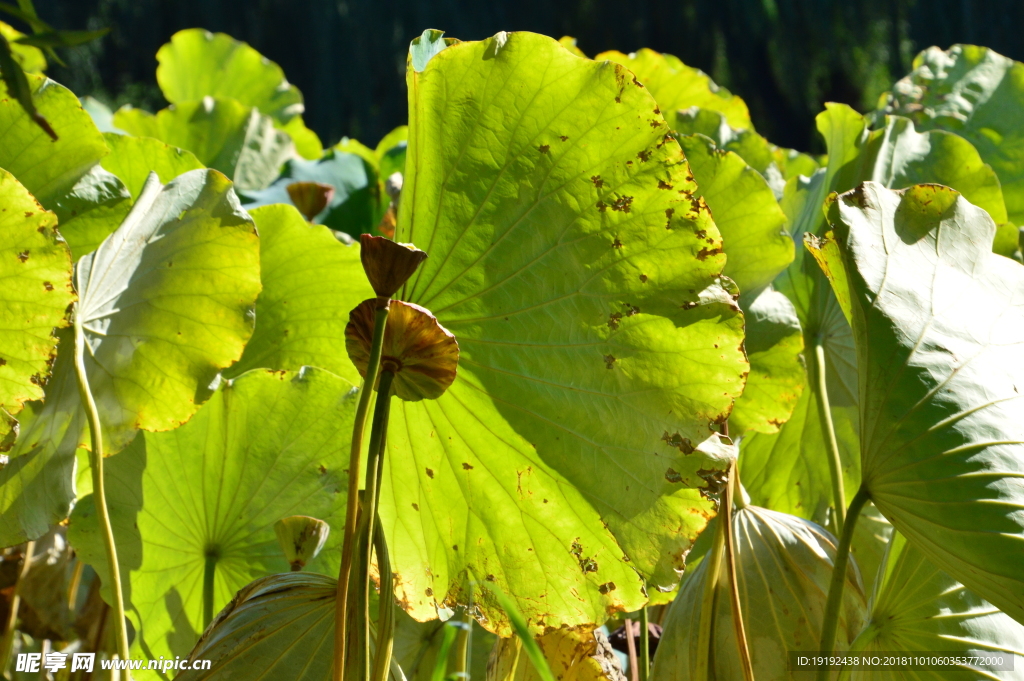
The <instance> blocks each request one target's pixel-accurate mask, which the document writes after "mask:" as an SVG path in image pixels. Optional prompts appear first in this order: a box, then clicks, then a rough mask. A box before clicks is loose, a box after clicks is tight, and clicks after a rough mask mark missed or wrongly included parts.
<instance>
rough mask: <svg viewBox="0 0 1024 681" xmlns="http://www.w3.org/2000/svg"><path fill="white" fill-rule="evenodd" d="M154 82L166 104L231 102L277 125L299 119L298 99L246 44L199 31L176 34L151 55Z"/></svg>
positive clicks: (274, 67)
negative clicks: (253, 109) (153, 57)
mask: <svg viewBox="0 0 1024 681" xmlns="http://www.w3.org/2000/svg"><path fill="white" fill-rule="evenodd" d="M156 60H157V61H158V62H159V63H160V65H159V66H158V67H157V69H156V81H157V83H159V85H160V89H161V90H162V91H163V93H164V97H166V98H167V101H168V102H170V103H171V104H181V103H183V102H191V101H196V100H200V99H202V98H203V97H221V98H224V99H236V100H238V101H239V102H241V103H242V104H244V105H246V106H254V107H256V108H257V109H259V110H260V111H261V112H263V113H264V114H266V115H268V116H272V117H273V118H274V119H276V120H278V121H280V122H281V123H282V124H283V123H287V122H288V121H290V120H291V119H292V118H294V117H295V116H297V115H299V114H301V113H302V111H303V109H304V108H305V107H304V106H303V104H302V93H301V92H299V90H298V88H296V87H295V86H294V85H292V84H290V83H289V82H288V81H287V79H285V77H284V71H282V70H281V67H280V66H278V65H277V64H275V63H274V62H272V61H270V60H269V59H267V58H266V57H264V56H263V55H262V54H260V53H259V52H257V51H256V50H255V49H253V48H252V47H251V46H250V45H249V44H248V43H244V42H242V41H240V40H235V39H234V38H232V37H231V36H229V35H227V34H225V33H210V32H209V31H204V30H203V29H200V28H190V29H186V30H184V31H178V32H177V33H175V34H174V35H173V36H171V42H169V43H167V44H166V45H164V46H163V47H161V48H160V50H159V51H158V52H157V53H156Z"/></svg>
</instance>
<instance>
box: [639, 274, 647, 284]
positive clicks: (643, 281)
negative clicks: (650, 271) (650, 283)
mask: <svg viewBox="0 0 1024 681" xmlns="http://www.w3.org/2000/svg"><path fill="white" fill-rule="evenodd" d="M640 283H641V284H646V283H647V275H646V274H641V275H640Z"/></svg>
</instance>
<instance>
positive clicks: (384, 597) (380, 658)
mask: <svg viewBox="0 0 1024 681" xmlns="http://www.w3.org/2000/svg"><path fill="white" fill-rule="evenodd" d="M374 524H375V526H376V528H375V529H376V531H375V532H374V535H373V536H374V540H373V546H374V549H375V550H376V551H377V568H378V571H379V572H380V602H379V603H378V610H377V654H376V656H375V657H374V660H373V680H374V681H386V679H387V678H388V674H389V673H390V672H391V656H392V653H393V652H394V649H395V580H394V576H393V575H392V574H391V554H390V553H389V552H388V543H387V541H385V539H384V529H383V528H382V527H381V525H380V517H379V516H378V517H377V519H376V522H375V523H374Z"/></svg>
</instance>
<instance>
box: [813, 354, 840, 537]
mask: <svg viewBox="0 0 1024 681" xmlns="http://www.w3.org/2000/svg"><path fill="white" fill-rule="evenodd" d="M814 360H815V361H814V365H815V366H814V372H815V379H816V385H815V390H814V397H815V399H816V400H817V401H818V416H819V418H820V421H821V434H822V435H823V436H824V438H825V444H826V446H827V447H828V472H829V474H830V475H831V477H832V507H833V509H834V510H835V521H836V535H840V534H842V533H843V525H845V524H846V490H845V487H844V485H843V460H842V458H841V457H840V456H839V441H838V440H837V439H836V428H835V424H833V422H832V408H831V406H830V405H829V400H828V383H827V381H826V377H825V346H824V345H822V339H821V338H820V337H819V339H818V342H817V343H815V345H814Z"/></svg>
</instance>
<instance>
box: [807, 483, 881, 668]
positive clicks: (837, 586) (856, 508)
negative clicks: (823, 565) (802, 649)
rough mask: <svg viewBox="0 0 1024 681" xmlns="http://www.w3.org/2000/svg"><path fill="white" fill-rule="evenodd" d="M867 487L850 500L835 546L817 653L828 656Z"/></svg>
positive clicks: (834, 636)
mask: <svg viewBox="0 0 1024 681" xmlns="http://www.w3.org/2000/svg"><path fill="white" fill-rule="evenodd" d="M869 497H870V495H869V494H868V491H867V489H865V488H864V487H861V488H860V489H859V490H857V494H855V495H854V497H853V501H851V502H850V510H849V511H848V512H847V514H846V518H847V522H846V525H845V526H844V527H843V534H842V536H841V537H840V538H839V546H837V547H836V559H835V563H834V564H833V567H832V583H831V584H830V585H829V587H828V601H826V603H825V615H824V618H823V621H822V626H821V645H819V646H818V648H819V654H820V655H824V656H828V655H831V654H832V649H833V648H834V647H835V643H836V632H837V631H838V630H839V610H840V606H841V605H842V603H843V586H844V585H845V584H846V566H847V564H848V563H849V562H850V544H851V543H852V542H853V528H854V527H855V526H856V525H857V518H858V517H860V512H861V510H862V509H863V508H864V504H866V503H867V502H868V498H869ZM829 671H830V670H829V668H828V667H827V666H822V667H820V668H819V669H818V677H817V678H818V681H828V679H829Z"/></svg>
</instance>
